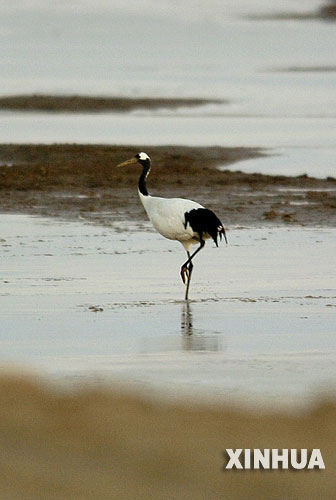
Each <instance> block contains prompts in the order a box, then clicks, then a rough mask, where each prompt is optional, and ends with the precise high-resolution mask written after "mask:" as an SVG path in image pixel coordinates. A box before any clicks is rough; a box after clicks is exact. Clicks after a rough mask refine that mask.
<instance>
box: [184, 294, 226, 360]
mask: <svg viewBox="0 0 336 500" xmlns="http://www.w3.org/2000/svg"><path fill="white" fill-rule="evenodd" d="M181 333H182V348H183V350H184V351H220V350H222V347H221V345H220V336H219V335H209V334H207V333H206V332H205V331H202V330H199V329H197V330H196V329H194V327H193V318H192V311H191V307H190V302H189V301H186V302H184V303H183V304H182V311H181Z"/></svg>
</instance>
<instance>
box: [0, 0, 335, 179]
mask: <svg viewBox="0 0 336 500" xmlns="http://www.w3.org/2000/svg"><path fill="white" fill-rule="evenodd" d="M140 4H141V5H140ZM320 5H321V3H320V2H318V1H314V0H300V2H299V1H294V0H291V1H289V0H287V1H279V2H276V4H275V3H273V2H272V3H270V2H266V0H250V1H247V0H241V1H235V2H234V1H233V0H227V1H221V2H220V1H218V0H211V1H208V2H206V4H203V3H202V4H199V5H197V4H196V5H195V2H192V1H191V0H188V1H185V2H183V5H182V4H181V5H178V6H177V5H176V3H175V2H168V0H167V1H159V2H154V0H146V1H143V2H141V3H139V2H135V1H129V2H124V3H123V2H121V1H120V0H118V1H116V2H108V1H107V0H97V1H95V2H90V1H89V0H87V1H84V0H82V1H78V2H58V3H57V6H55V4H54V3H52V2H51V1H43V2H42V0H31V1H29V2H26V3H24V4H23V3H22V2H19V1H18V0H17V1H14V2H13V1H8V0H5V1H3V2H2V3H1V5H0V58H1V62H2V71H1V75H0V88H1V94H3V95H8V94H15V93H32V92H35V93H38V92H44V93H56V94H64V93H66V94H73V93H79V94H92V95H94V94H95V95H96V94H105V95H124V96H183V97H188V96H190V97H191V96H199V97H216V98H223V99H228V100H229V101H230V104H227V105H212V106H206V107H204V108H199V109H193V110H186V109H181V110H179V111H174V112H170V113H167V112H162V111H155V112H154V111H151V112H148V113H146V112H141V113H140V112H139V113H131V114H129V115H122V116H121V115H115V114H103V115H85V116H71V117H69V116H67V115H59V116H55V115H49V114H27V115H26V114H24V115H23V114H22V113H7V112H6V113H1V120H0V141H1V142H36V143H37V142H93V143H101V142H105V143H113V144H117V143H124V144H125V143H134V144H135V143H136V144H141V143H142V144H158V143H162V144H163V143H165V144H169V143H181V142H183V143H184V144H204V145H214V144H216V145H222V146H225V145H235V146H248V145H253V146H261V147H270V148H272V149H273V151H272V152H274V153H275V154H276V155H278V156H275V157H274V158H279V161H277V160H274V159H273V160H272V163H270V164H268V163H267V160H261V161H260V160H258V161H256V162H254V163H252V164H251V163H249V164H248V163H246V164H244V163H241V164H240V165H239V168H241V169H244V168H246V169H249V170H250V169H251V168H253V169H254V170H255V171H263V172H268V171H270V173H286V174H293V175H297V174H300V173H308V174H311V175H316V176H319V177H324V176H326V175H333V176H336V169H335V165H336V161H335V160H336V141H335V133H334V131H335V130H336V93H335V89H336V72H331V71H328V72H327V71H326V72H324V71H318V72H317V71H311V72H309V71H308V72H307V71H305V72H287V71H284V70H286V69H287V68H289V67H296V68H300V67H304V68H307V67H308V68H309V67H312V68H314V67H315V68H316V67H317V68H320V69H321V68H322V69H323V67H330V66H335V42H336V24H335V23H331V22H323V21H317V20H309V21H307V20H306V21H299V20H297V21H274V20H273V21H253V20H250V19H248V18H247V17H246V16H247V15H248V14H260V13H275V12H280V11H282V12H283V11H285V12H293V11H295V12H311V11H314V10H316V9H317V8H318V7H319V6H320ZM320 152H321V153H320ZM268 165H269V166H268Z"/></svg>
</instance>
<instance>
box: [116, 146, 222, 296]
mask: <svg viewBox="0 0 336 500" xmlns="http://www.w3.org/2000/svg"><path fill="white" fill-rule="evenodd" d="M134 163H137V164H140V165H141V166H142V172H141V175H140V178H139V184H138V192H139V197H140V200H141V203H142V204H143V206H144V209H145V211H146V213H147V215H148V218H149V219H150V221H151V222H152V224H153V226H154V228H155V229H156V230H157V231H158V232H159V233H160V234H162V236H164V237H165V238H168V239H169V240H177V241H179V242H180V243H182V245H183V246H184V248H185V250H186V252H187V255H188V259H187V260H186V262H185V263H184V264H183V265H182V267H181V278H182V281H183V283H184V284H185V285H186V292H185V300H188V294H189V286H190V279H191V274H192V270H193V267H194V266H193V262H192V261H193V258H194V257H195V255H196V254H197V253H198V252H199V251H200V250H201V249H202V248H203V247H204V245H205V240H206V239H208V238H212V239H213V241H214V242H215V244H216V246H218V243H217V238H218V236H219V238H220V239H222V237H224V239H225V241H226V242H227V239H226V234H225V229H224V226H223V224H222V223H221V221H220V220H219V219H218V217H217V216H216V215H215V214H214V212H212V211H211V210H209V209H207V208H204V207H203V206H202V205H200V204H199V203H196V202H195V201H191V200H186V199H184V198H160V197H158V196H151V195H150V194H149V193H148V191H147V187H146V179H147V177H148V174H149V171H150V169H151V159H150V157H149V156H148V155H147V154H146V153H138V154H137V155H135V156H134V157H133V158H131V159H130V160H127V161H125V162H123V163H120V164H119V165H118V167H124V166H126V165H131V164H134ZM195 244H199V247H198V248H197V249H196V250H195V251H194V252H193V253H192V254H190V246H191V245H195Z"/></svg>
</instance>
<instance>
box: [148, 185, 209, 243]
mask: <svg viewBox="0 0 336 500" xmlns="http://www.w3.org/2000/svg"><path fill="white" fill-rule="evenodd" d="M138 192H139V197H140V200H141V203H142V204H143V207H144V209H145V211H146V213H147V215H148V218H149V220H150V221H151V223H152V224H153V226H154V228H155V229H156V230H157V232H158V233H160V234H161V235H162V236H164V237H165V238H168V239H169V240H177V241H179V242H180V243H182V245H183V246H184V248H185V249H186V250H187V251H189V248H190V245H192V244H197V243H199V241H200V238H199V235H198V233H196V232H195V231H194V230H193V229H192V227H191V226H190V224H189V223H187V225H186V220H185V214H186V212H190V211H191V210H195V209H196V210H197V209H199V208H204V207H203V206H202V205H200V204H199V203H196V202H195V201H192V200H186V199H184V198H161V197H158V196H150V195H147V196H144V195H143V194H142V193H141V192H140V191H138ZM204 238H209V235H208V234H204Z"/></svg>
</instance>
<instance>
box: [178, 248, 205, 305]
mask: <svg viewBox="0 0 336 500" xmlns="http://www.w3.org/2000/svg"><path fill="white" fill-rule="evenodd" d="M204 245H205V241H204V240H202V239H201V241H200V246H199V247H198V248H197V249H196V250H195V252H194V253H193V254H192V255H190V253H189V252H187V254H188V260H186V262H185V263H184V264H183V265H182V267H181V278H182V281H183V283H186V277H187V283H186V293H185V300H188V293H189V286H190V278H191V273H192V270H193V267H194V265H193V263H192V259H193V258H194V257H195V255H196V254H197V253H198V252H199V251H200V250H202V248H203V247H204Z"/></svg>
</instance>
